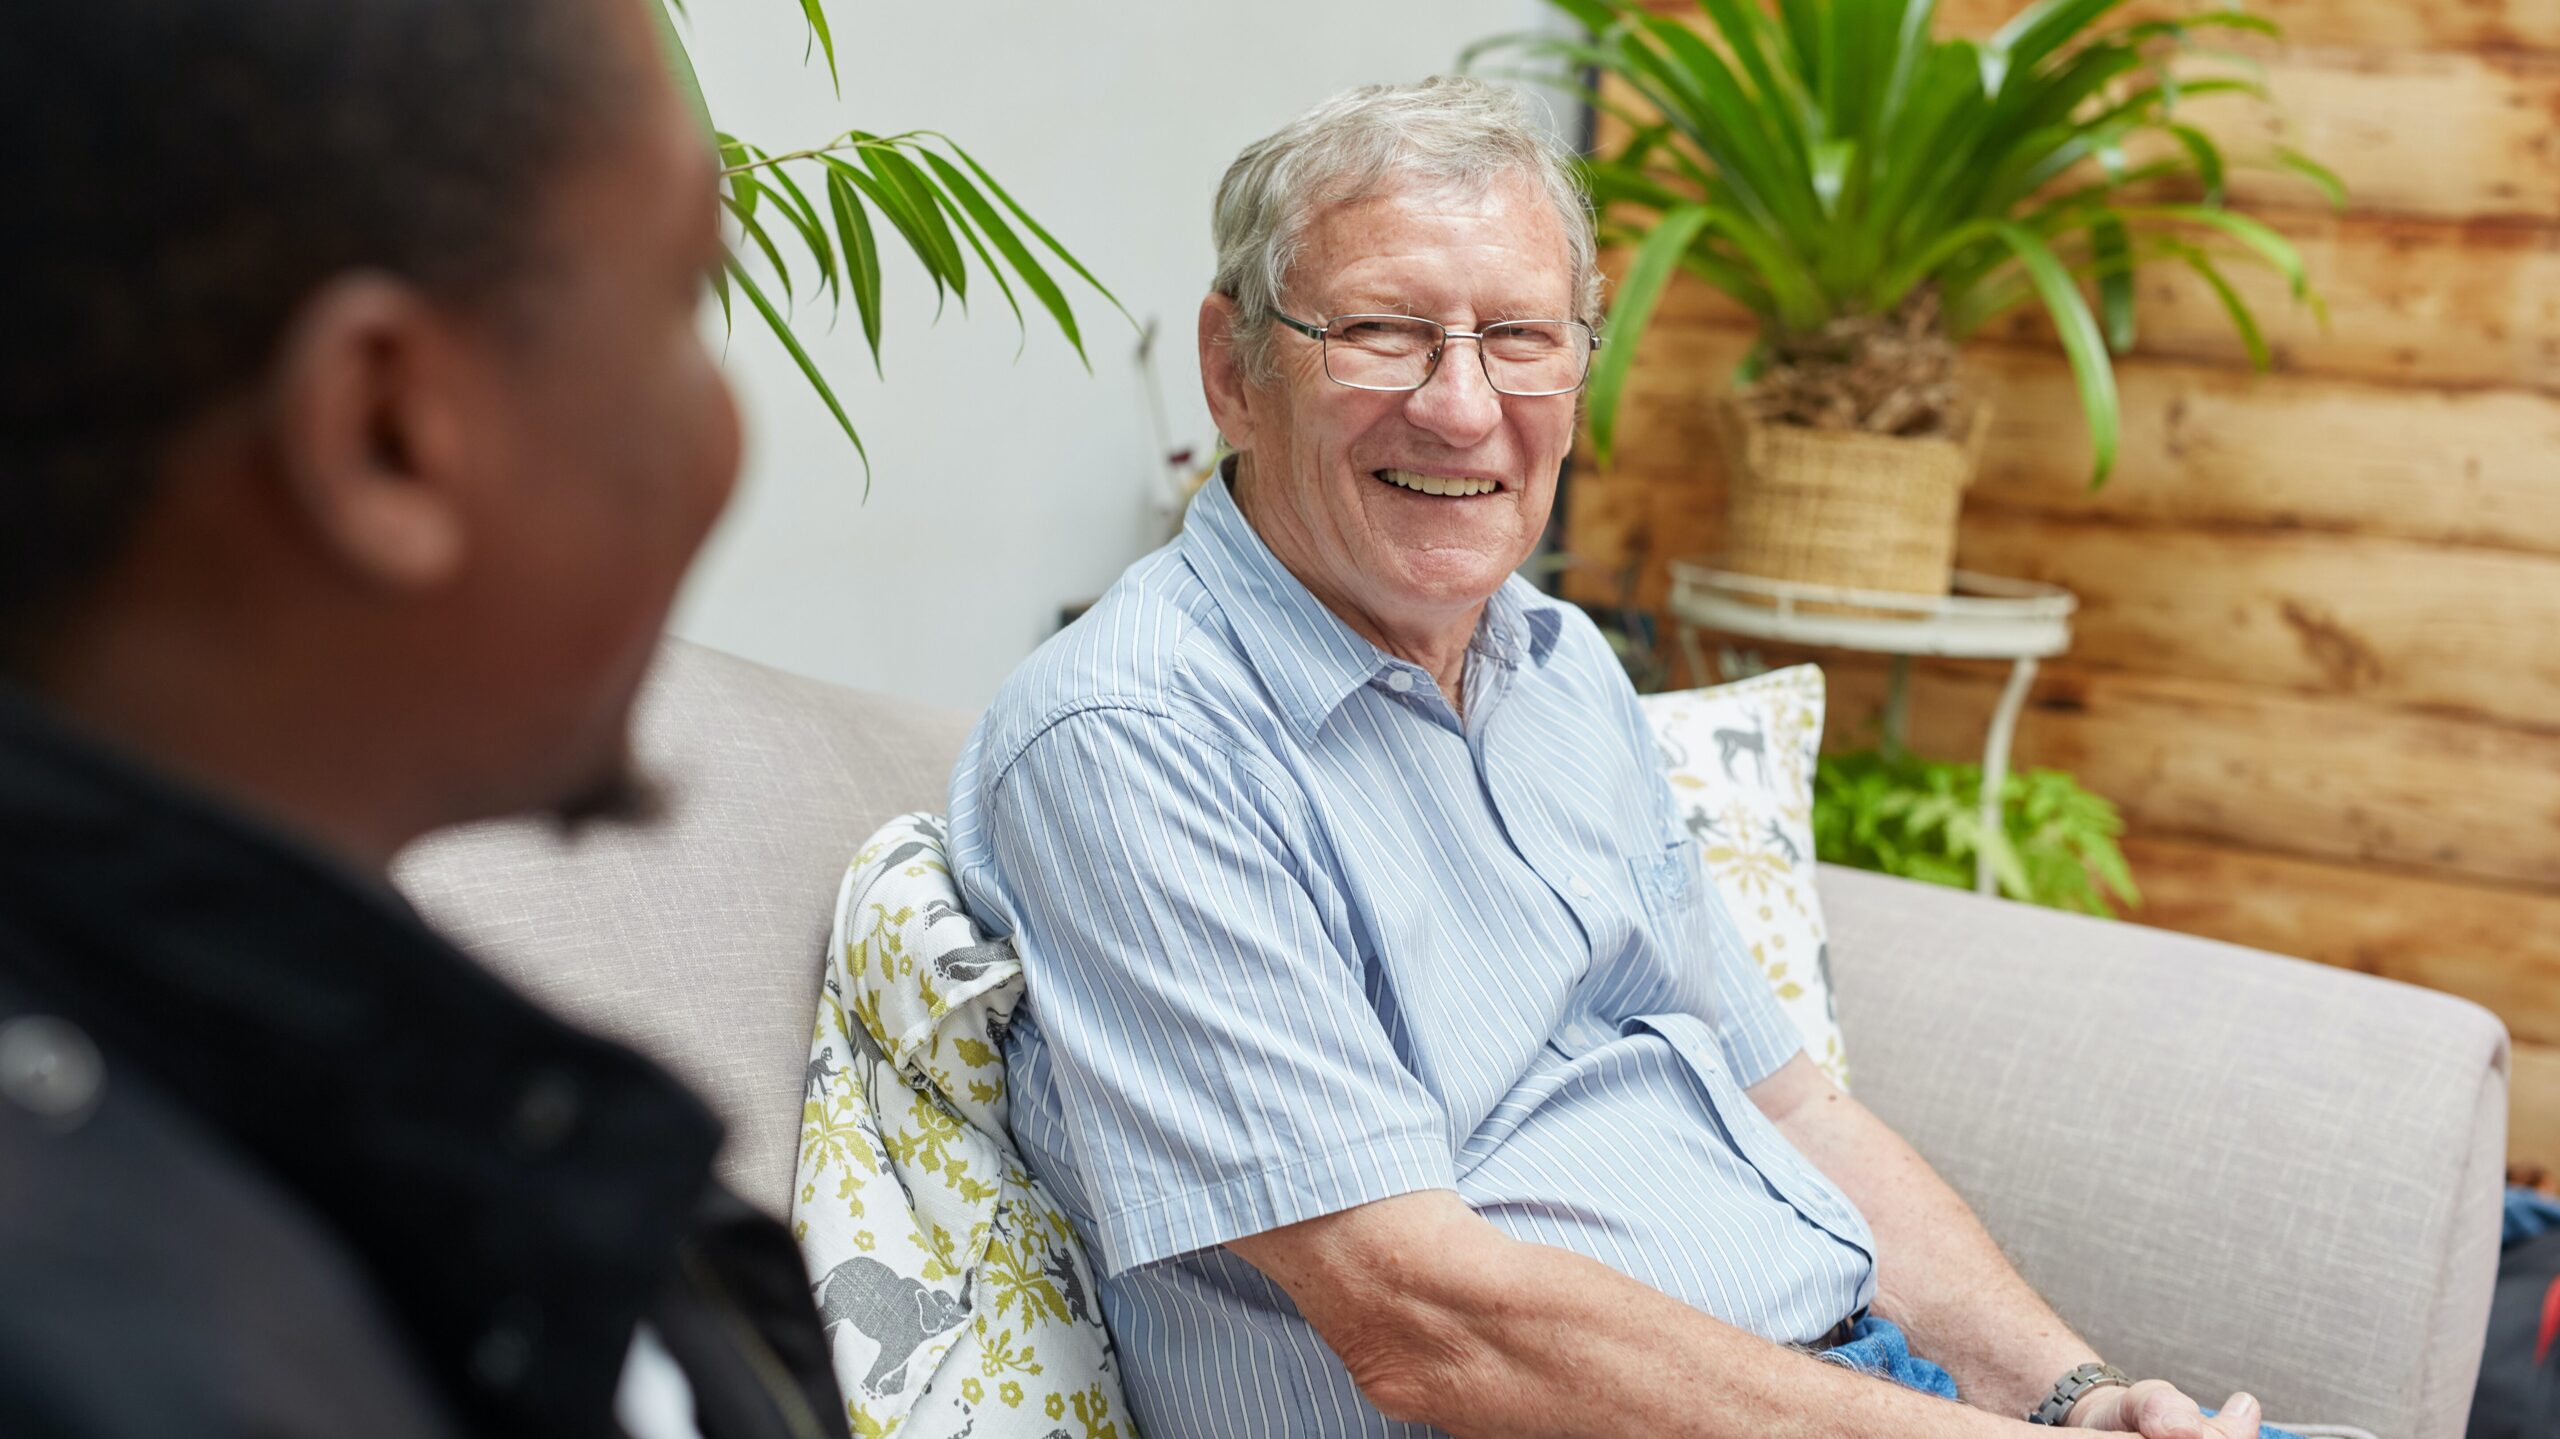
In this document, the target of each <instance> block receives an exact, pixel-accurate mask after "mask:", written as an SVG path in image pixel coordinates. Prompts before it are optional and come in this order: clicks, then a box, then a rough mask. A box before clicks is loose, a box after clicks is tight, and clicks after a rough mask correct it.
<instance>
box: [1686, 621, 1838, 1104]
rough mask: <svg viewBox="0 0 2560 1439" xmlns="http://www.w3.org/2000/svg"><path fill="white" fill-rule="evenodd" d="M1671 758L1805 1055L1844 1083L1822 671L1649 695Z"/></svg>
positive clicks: (1728, 897) (1690, 814) (1806, 668)
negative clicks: (1827, 843)
mask: <svg viewBox="0 0 2560 1439" xmlns="http://www.w3.org/2000/svg"><path fill="white" fill-rule="evenodd" d="M1644 712H1645V718H1646V719H1647V720H1650V721H1651V722H1652V724H1653V736H1654V741H1655V743H1657V744H1659V745H1661V746H1662V762H1663V767H1664V768H1665V769H1667V770H1669V771H1670V774H1671V792H1672V794H1673V796H1674V797H1675V798H1676V799H1678V801H1679V803H1680V812H1681V816H1682V818H1683V820H1684V821H1685V822H1686V823H1687V824H1688V826H1689V832H1690V833H1691V834H1693V835H1696V836H1697V837H1698V848H1699V852H1700V854H1701V855H1703V856H1704V857H1705V859H1706V867H1707V873H1708V874H1710V875H1712V876H1714V877H1715V882H1716V891H1717V893H1718V894H1719V895H1721V896H1722V897H1723V899H1724V907H1725V908H1726V910H1728V911H1729V912H1731V914H1732V915H1733V919H1734V923H1735V924H1737V925H1739V926H1740V927H1741V929H1742V937H1743V942H1744V943H1745V944H1747V945H1749V946H1750V949H1751V954H1752V957H1753V958H1755V959H1757V960H1759V961H1760V971H1761V973H1763V974H1764V975H1766V976H1768V980H1769V988H1770V990H1771V992H1773V993H1775V994H1776V995H1777V996H1778V1003H1779V1005H1780V1007H1782V1008H1783V1009H1785V1010H1786V1012H1787V1017H1788V1018H1789V1019H1792V1020H1794V1021H1795V1023H1796V1028H1797V1029H1799V1030H1801V1031H1803V1033H1804V1047H1805V1053H1806V1054H1807V1055H1809V1056H1810V1057H1811V1058H1812V1059H1813V1061H1814V1063H1816V1064H1818V1065H1820V1066H1822V1069H1823V1072H1825V1073H1827V1074H1829V1075H1830V1076H1831V1078H1832V1080H1833V1081H1834V1082H1835V1083H1837V1084H1839V1085H1840V1087H1842V1088H1843V1089H1846V1088H1847V1087H1848V1085H1849V1061H1848V1057H1847V1056H1846V1055H1845V1054H1843V1053H1842V1052H1841V1048H1840V1018H1839V1015H1838V1013H1837V1012H1836V1011H1835V1010H1834V1009H1833V1008H1832V1005H1831V954H1830V949H1829V945H1828V938H1829V936H1828V933H1827V932H1826V931H1825V930H1824V928H1823V925H1822V899H1821V896H1820V895H1818V894H1816V893H1815V892H1814V885H1813V875H1814V868H1813V864H1814V861H1813V764H1814V757H1815V755H1816V754H1818V753H1819V752H1820V750H1821V748H1822V671H1821V670H1820V669H1818V668H1816V667H1814V666H1812V665H1797V666H1795V667H1793V668H1791V669H1783V670H1776V671H1773V672H1771V673H1769V674H1765V675H1760V676H1757V677H1756V678H1753V679H1747V680H1741V681H1738V682H1736V683H1733V684H1728V685H1718V686H1716V687H1714V688H1712V689H1702V690H1682V691H1680V692H1678V693H1676V694H1660V695H1647V696H1645V697H1644Z"/></svg>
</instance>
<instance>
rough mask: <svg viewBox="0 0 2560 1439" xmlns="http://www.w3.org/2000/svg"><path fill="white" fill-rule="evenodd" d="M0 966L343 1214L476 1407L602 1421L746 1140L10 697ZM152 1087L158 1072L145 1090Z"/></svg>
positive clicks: (403, 919) (363, 1252) (330, 874)
mask: <svg viewBox="0 0 2560 1439" xmlns="http://www.w3.org/2000/svg"><path fill="white" fill-rule="evenodd" d="M0 855H5V856H6V857H7V860H6V863H5V864H0V971H6V972H8V973H9V974H10V975H11V976H12V977H14V978H16V979H18V980H20V981H22V983H23V985H24V987H25V988H26V989H27V990H28V991H29V992H31V993H32V994H33V995H34V996H35V997H36V998H35V1003H36V1004H38V1005H43V1006H46V1007H49V1008H51V1009H53V1010H54V1011H55V1012H57V1013H59V1014H61V1015H62V1016H63V1017H65V1018H68V1019H70V1020H72V1021H73V1022H75V1023H77V1024H79V1025H81V1026H83V1027H85V1028H87V1029H88V1031H89V1032H90V1033H91V1034H92V1035H93V1036H94V1037H95V1038H96V1040H97V1042H98V1044H99V1047H100V1048H101V1049H102V1050H103V1051H104V1053H105V1055H106V1060H107V1066H108V1071H109V1073H108V1078H107V1085H106V1089H105V1091H104V1093H105V1095H106V1101H107V1102H109V1103H112V1102H113V1096H114V1089H115V1084H116V1073H117V1071H119V1070H123V1071H126V1072H127V1073H129V1074H131V1075H132V1076H133V1077H134V1078H138V1079H139V1080H141V1081H142V1082H144V1083H146V1084H149V1085H150V1086H152V1087H153V1088H155V1089H157V1090H158V1091H160V1092H161V1093H163V1094H165V1095H167V1096H169V1097H170V1098H171V1099H172V1100H173V1101H174V1102H176V1103H177V1104H178V1105H179V1106H180V1107H182V1108H184V1109H185V1110H187V1111H189V1112H190V1113H191V1114H192V1115H193V1116H194V1117H195V1118H196V1119H198V1120H199V1121H201V1122H203V1123H204V1124H206V1125H207V1126H208V1127H209V1128H211V1129H212V1130H213V1131H214V1132H215V1133H216V1134H217V1135H218V1136H219V1137H220V1138H221V1139H222V1140H223V1141H225V1142H227V1143H228V1144H230V1145H232V1146H234V1147H236V1148H237V1149H238V1150H240V1151H243V1152H245V1154H246V1155H247V1156H248V1157H249V1159H250V1160H251V1161H252V1162H253V1163H254V1164H256V1165H258V1166H259V1167H261V1168H263V1169H265V1170H266V1171H268V1172H269V1173H271V1174H273V1175H274V1176H276V1177H277V1178H278V1179H279V1180H280V1181H281V1182H282V1183H283V1185H284V1186H285V1187H286V1188H287V1189H288V1190H290V1191H292V1192H293V1193H294V1194H295V1195H296V1196H297V1197H298V1198H299V1199H300V1200H302V1201H303V1202H304V1203H307V1204H308V1205H310V1206H311V1208H312V1209H313V1210H315V1211H316V1212H317V1213H318V1215H319V1216H320V1217H321V1218H322V1219H323V1221H324V1222H325V1223H326V1224H327V1225H328V1226H330V1228H332V1229H333V1230H334V1231H335V1232H336V1233H337V1234H338V1235H339V1236H340V1237H341V1238H342V1239H343V1240H344V1241H345V1242H347V1243H348V1244H349V1245H350V1247H352V1248H353V1249H354V1250H355V1251H356V1253H357V1255H358V1256H359V1258H360V1260H361V1261H362V1263H363V1264H364V1266H365V1267H366V1269H367V1270H368V1271H369V1274H370V1277H371V1278H372V1279H373V1280H374V1281H375V1283H376V1284H377V1285H378V1286H379V1287H380V1289H381V1292H382V1293H383V1295H384V1298H385V1299H386V1301H387V1302H388V1303H389V1305H390V1307H391V1308H392V1310H393V1311H394V1312H395V1313H396V1314H397V1315H398V1316H399V1317H400V1319H401V1320H402V1321H403V1324H404V1327H405V1328H406V1330H407V1332H408V1333H409V1335H410V1336H411V1337H412V1338H413V1339H414V1340H415V1341H416V1343H417V1344H418V1346H419V1350H420V1357H421V1358H422V1360H423V1361H424V1364H425V1367H426V1368H427V1369H428V1370H429V1371H430V1372H431V1373H433V1374H434V1375H435V1376H436V1377H437V1378H438V1379H439V1380H440V1381H442V1384H443V1386H444V1388H445V1389H446V1391H447V1392H448V1393H450V1394H452V1395H453V1396H454V1397H455V1399H456V1400H457V1402H458V1404H459V1405H460V1406H461V1408H462V1409H463V1411H464V1412H465V1413H466V1414H468V1415H469V1416H470V1417H471V1419H472V1427H473V1428H475V1429H485V1430H489V1431H494V1432H511V1433H545V1434H550V1433H563V1434H576V1433H596V1432H599V1430H598V1427H597V1426H598V1424H599V1422H600V1421H602V1420H603V1419H605V1418H606V1417H607V1416H609V1415H610V1413H611V1400H612V1394H613V1389H614V1385H615V1383H616V1381H617V1379H618V1376H619V1374H620V1371H621V1367H622V1362H623V1357H624V1352H625V1350H626V1348H627V1347H628V1345H629V1342H630V1337H631V1332H632V1327H633V1324H634V1322H635V1320H636V1319H637V1317H638V1316H639V1315H640V1313H641V1312H642V1310H643V1309H644V1308H645V1307H646V1306H647V1305H648V1303H649V1302H650V1301H651V1300H652V1299H653V1298H654V1297H655V1296H656V1294H657V1292H658V1291H659V1289H660V1287H661V1286H662V1285H663V1284H664V1283H665V1282H666V1280H667V1279H668V1277H669V1274H670V1269H671V1265H672V1261H673V1257H674V1255H675V1251H676V1246H677V1244H678V1242H679V1241H680V1240H681V1239H682V1238H683V1236H684V1235H685V1233H686V1231H687V1229H688V1226H689V1224H690V1220H691V1216H692V1213H693V1211H694V1209H695V1206H696V1205H697V1204H698V1203H699V1202H700V1201H701V1199H702V1197H703V1194H704V1191H705V1187H706V1184H707V1182H708V1179H707V1176H708V1172H709V1167H710V1162H711V1158H712V1155H713V1152H714V1150H715V1149H716V1148H717V1146H718V1143H719V1139H720V1127H719V1124H718V1122H717V1121H716V1120H714V1119H713V1118H712V1117H711V1115H710V1114H709V1112H708V1111H706V1110H705V1109H704V1108H703V1107H702V1105H701V1103H700V1102H699V1101H697V1100H695V1099H694V1098H693V1097H692V1096H691V1095H690V1094H688V1093H687V1092H685V1090H684V1089H683V1088H682V1087H681V1086H679V1085H678V1084H676V1083H675V1081H673V1080H672V1079H670V1078H668V1077H667V1076H666V1075H665V1074H664V1073H662V1072H661V1071H659V1070H658V1069H656V1068H655V1067H654V1066H652V1065H650V1064H649V1063H648V1062H647V1061H645V1060H643V1059H641V1058H639V1057H638V1056H636V1055H633V1054H631V1053H629V1052H628V1051H625V1050H623V1049H620V1048H618V1047H616V1046H614V1045H612V1044H609V1043H606V1042H604V1041H602V1040H599V1039H596V1038H593V1037H590V1036H588V1035H586V1034H583V1033H580V1032H579V1031H577V1030H575V1029H572V1028H570V1027H569V1026H567V1025H566V1024H563V1023H561V1022H560V1021H558V1020H556V1019H554V1018H552V1017H551V1016H549V1015H548V1014H546V1013H544V1012H542V1011H540V1010H538V1009H536V1008H534V1007H533V1006H532V1005H530V1004H528V1003H527V1002H525V1001H524V1000H522V999H519V998H517V997H516V995H515V994H514V993H513V992H511V991H510V990H508V989H507V988H506V987H505V986H504V985H503V984H501V983H500V982H499V981H498V980H497V979H496V978H494V977H493V976H491V975H490V974H488V973H487V972H486V971H484V970H482V969H481V968H480V967H479V966H478V965H476V964H474V963H472V962H471V961H470V960H468V959H466V958H465V957H464V956H463V955H462V954H461V953H460V952H459V951H457V950H455V949H454V948H452V947H451V946H450V945H449V944H447V943H446V942H445V941H444V940H442V939H440V938H438V937H437V936H436V935H435V934H434V933H433V932H432V931H430V930H429V929H428V928H427V927H426V925H425V924H424V923H423V922H422V921H420V920H419V919H418V917H417V916H416V914H415V913H414V912H413V911H411V910H410V909H409V907H408V906H407V905H406V904H404V903H403V902H402V901H401V900H400V899H399V898H398V897H397V896H396V895H395V894H393V893H392V892H391V891H390V890H389V889H387V888H386V887H384V886H382V885H381V884H380V883H378V882H376V881H373V880H370V879H366V878H363V877H361V876H358V875H356V874H354V873H352V872H351V871H348V870H344V869H341V868H340V867H338V866H337V865H335V864H334V863H333V862H332V861H330V860H329V859H327V858H326V857H324V856H322V855H320V854H319V853H317V852H316V851H313V850H311V849H307V848H305V847H304V846H302V845H301V844H300V843H298V842H297V841H295V840H294V839H292V838H290V837H288V836H286V835H283V834H280V833H278V832H275V831H273V830H270V829H267V828H266V827H264V826H262V825H260V824H259V823H257V822H256V821H254V820H252V819H249V818H247V817H245V816H241V815H237V814H234V813H231V812H229V811H228V810H226V809H225V808H223V807H222V806H220V805H218V804H216V803H214V802H213V801H211V800H209V799H207V798H204V797H201V796H199V795H197V794H195V793H193V792H191V791H189V790H187V789H185V788H183V787H181V786H179V785H177V784H175V783H173V782H171V781H169V780H167V779H165V778H162V777H160V776H158V775H155V774H153V773H150V772H148V771H147V770H146V769H144V768H143V767H141V766H140V765H137V764H135V763H133V762H131V761H129V760H127V759H125V758H122V757H120V756H117V755H115V754H112V753H110V752H108V751H106V750H105V749H103V748H100V747H98V746H97V745H95V744H93V743H91V742H89V741H88V740H86V739H85V738H83V737H82V736H80V735H77V734H75V733H73V732H71V731H70V730H69V729H68V728H66V727H65V726H64V725H62V724H61V723H59V722H58V721H57V720H56V719H55V718H54V717H52V716H51V715H49V714H48V713H47V712H46V711H45V710H44V709H43V708H42V707H41V705H40V704H38V703H37V702H36V701H35V700H33V699H32V698H31V697H29V696H27V695H25V694H23V693H17V692H12V691H9V690H8V689H6V688H5V687H0ZM128 1082H130V1081H128Z"/></svg>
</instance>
